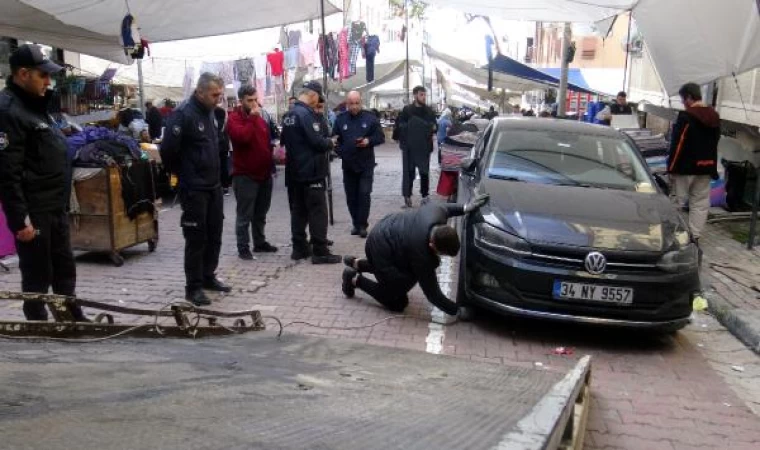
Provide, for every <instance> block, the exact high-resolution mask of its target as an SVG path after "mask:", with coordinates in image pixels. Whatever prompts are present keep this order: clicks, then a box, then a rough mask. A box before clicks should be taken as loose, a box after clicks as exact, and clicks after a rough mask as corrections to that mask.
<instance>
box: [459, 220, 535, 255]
mask: <svg viewBox="0 0 760 450" xmlns="http://www.w3.org/2000/svg"><path fill="white" fill-rule="evenodd" d="M473 229H474V231H475V243H476V244H477V245H480V246H485V247H488V248H490V249H493V250H497V251H505V252H508V253H511V254H512V255H515V256H528V255H530V253H531V252H530V245H529V244H528V243H527V242H526V241H525V240H523V239H521V238H519V237H517V236H515V235H513V234H509V233H507V232H506V231H503V230H500V229H498V228H496V227H494V226H492V225H489V224H487V223H479V224H476V225H475V226H474V227H473Z"/></svg>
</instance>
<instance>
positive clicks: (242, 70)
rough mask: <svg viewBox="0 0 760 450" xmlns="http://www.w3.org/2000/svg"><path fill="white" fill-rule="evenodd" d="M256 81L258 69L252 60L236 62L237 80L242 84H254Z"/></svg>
mask: <svg viewBox="0 0 760 450" xmlns="http://www.w3.org/2000/svg"><path fill="white" fill-rule="evenodd" d="M255 79H256V69H255V67H254V65H253V60H252V59H250V58H246V59H239V60H237V61H235V80H236V81H238V82H240V84H253V83H254V81H255Z"/></svg>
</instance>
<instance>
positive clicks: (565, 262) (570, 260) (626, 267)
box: [527, 247, 660, 273]
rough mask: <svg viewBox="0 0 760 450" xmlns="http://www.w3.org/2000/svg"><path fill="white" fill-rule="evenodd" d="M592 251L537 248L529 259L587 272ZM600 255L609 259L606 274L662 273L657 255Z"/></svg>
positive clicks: (611, 253)
mask: <svg viewBox="0 0 760 450" xmlns="http://www.w3.org/2000/svg"><path fill="white" fill-rule="evenodd" d="M591 251H595V250H590V249H578V248H573V249H563V248H546V247H543V248H536V249H535V250H534V251H533V252H532V253H531V255H530V256H528V257H527V259H528V260H531V261H534V262H538V263H541V264H546V265H551V266H554V267H562V268H567V269H578V270H585V259H586V255H587V254H588V253H589V252H591ZM600 253H602V254H603V255H604V256H605V257H606V258H607V270H606V272H613V273H615V272H620V273H622V272H660V269H659V268H658V267H657V260H658V259H659V256H660V255H659V254H656V253H644V252H641V253H639V252H605V251H601V252H600Z"/></svg>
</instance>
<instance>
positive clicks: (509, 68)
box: [483, 55, 596, 94]
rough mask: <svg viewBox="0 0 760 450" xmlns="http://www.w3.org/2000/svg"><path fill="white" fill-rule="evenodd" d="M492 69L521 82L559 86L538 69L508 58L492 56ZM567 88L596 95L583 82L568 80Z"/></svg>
mask: <svg viewBox="0 0 760 450" xmlns="http://www.w3.org/2000/svg"><path fill="white" fill-rule="evenodd" d="M492 67H493V71H494V72H498V73H503V74H506V75H510V76H513V77H517V78H520V79H523V80H530V81H534V82H536V83H541V84H545V85H548V86H553V87H557V86H559V78H558V77H555V76H552V75H550V74H548V73H545V72H542V71H540V70H538V69H534V68H532V67H530V66H528V65H525V64H523V63H521V62H519V61H516V60H514V59H512V58H510V57H508V56H504V55H496V56H494V57H493V62H492ZM483 70H485V71H488V66H485V67H483ZM567 88H568V89H570V90H571V91H574V92H582V93H585V94H596V92H594V91H593V90H591V89H589V87H588V86H587V85H586V83H585V81H584V82H583V83H581V84H578V83H575V82H574V80H572V79H568V86H567Z"/></svg>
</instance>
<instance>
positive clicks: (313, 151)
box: [281, 81, 340, 264]
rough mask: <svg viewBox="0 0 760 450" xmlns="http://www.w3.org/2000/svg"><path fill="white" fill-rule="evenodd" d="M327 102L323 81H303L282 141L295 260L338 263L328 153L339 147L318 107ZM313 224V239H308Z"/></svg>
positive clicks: (286, 116)
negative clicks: (330, 233) (330, 231)
mask: <svg viewBox="0 0 760 450" xmlns="http://www.w3.org/2000/svg"><path fill="white" fill-rule="evenodd" d="M320 101H321V102H323V103H324V96H323V95H322V85H321V84H320V83H318V82H316V81H310V82H308V83H306V84H304V85H303V88H302V89H301V93H300V95H299V96H298V101H297V102H296V103H295V105H293V109H291V110H290V111H288V112H287V113H285V117H284V118H283V120H282V123H283V128H282V137H281V142H282V143H283V145H284V146H285V148H286V150H287V152H288V160H287V165H286V166H285V184H286V185H287V188H288V202H289V204H290V216H291V222H290V228H291V234H292V240H293V253H292V254H291V258H292V259H293V260H300V259H306V258H309V257H311V262H312V264H336V263H339V262H340V257H339V256H338V255H333V254H332V253H331V252H330V250H329V248H328V245H329V242H328V239H327V226H328V213H327V197H326V195H325V192H326V179H327V174H328V171H329V170H330V168H329V163H328V161H327V153H328V152H329V151H330V150H332V149H333V148H334V147H335V144H334V142H333V141H332V140H331V139H329V138H328V137H326V133H325V129H324V128H325V124H324V123H323V122H320V120H319V119H318V117H317V115H316V113H315V108H316V107H317V105H318V104H319V103H320ZM307 225H308V227H309V235H310V236H311V241H309V240H307V236H306V227H307Z"/></svg>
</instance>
